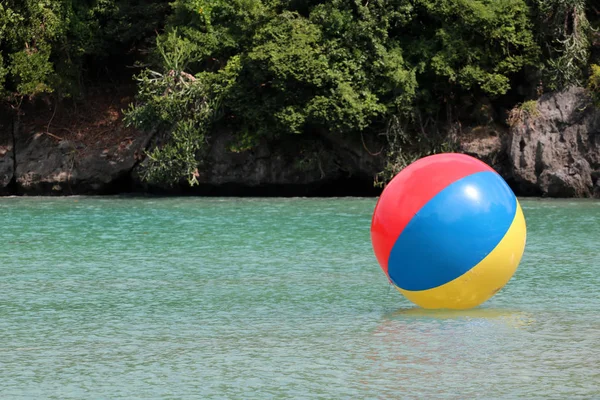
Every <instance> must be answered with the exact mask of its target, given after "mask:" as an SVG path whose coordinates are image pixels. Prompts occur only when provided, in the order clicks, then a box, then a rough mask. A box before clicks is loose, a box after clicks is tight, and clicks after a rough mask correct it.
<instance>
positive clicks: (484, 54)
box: [0, 0, 600, 186]
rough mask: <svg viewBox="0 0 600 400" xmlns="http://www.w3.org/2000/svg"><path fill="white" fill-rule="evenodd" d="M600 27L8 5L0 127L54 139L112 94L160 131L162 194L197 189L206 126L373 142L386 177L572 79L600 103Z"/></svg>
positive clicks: (381, 10) (541, 9) (281, 8)
mask: <svg viewBox="0 0 600 400" xmlns="http://www.w3.org/2000/svg"><path fill="white" fill-rule="evenodd" d="M599 26H600V6H598V5H597V4H596V2H594V1H592V0H587V1H585V0H550V1H544V0H442V1H432V0H361V1H349V0H346V1H343V0H329V1H311V0H307V1H299V0H175V1H173V2H168V1H160V0H153V1H141V0H135V1H126V0H60V1H52V0H42V1H39V0H36V1H33V0H19V1H17V0H7V1H3V2H2V4H1V5H0V88H1V96H2V104H1V106H0V118H1V120H2V121H4V123H3V126H10V127H11V129H12V131H13V132H15V133H14V134H17V135H18V131H19V129H20V127H21V126H24V125H26V124H27V123H29V122H31V121H33V120H35V119H38V120H39V119H40V118H42V119H43V121H37V123H43V124H45V125H47V127H48V129H46V131H47V133H48V134H49V135H54V136H58V135H59V134H57V133H56V132H54V133H53V132H52V131H51V129H50V127H51V126H52V124H53V123H54V126H58V125H59V124H57V121H60V120H61V119H62V120H65V119H66V120H73V119H76V118H77V116H78V115H79V114H77V110H87V111H85V112H88V113H90V112H94V110H93V109H91V110H90V109H89V107H88V109H86V107H85V106H86V103H90V99H92V98H93V99H95V100H94V101H96V102H98V101H99V100H98V99H99V98H102V96H104V97H106V96H108V95H115V96H118V97H119V99H120V103H119V106H121V107H122V109H123V110H124V112H122V110H121V109H119V110H118V111H115V112H116V114H115V119H116V120H118V123H122V124H125V125H127V126H130V127H132V128H135V129H140V130H152V131H156V132H157V140H156V142H155V143H156V146H154V147H151V148H150V149H149V151H148V153H147V156H146V157H147V158H146V162H145V169H144V171H145V172H144V178H145V179H146V180H147V181H148V182H150V183H157V184H162V185H167V186H168V185H171V184H175V185H181V184H182V183H183V184H184V185H192V186H193V185H194V184H195V183H196V175H197V168H198V165H199V164H201V163H202V161H203V154H204V151H205V150H206V147H207V143H208V142H209V141H210V140H211V135H213V134H214V132H219V131H223V130H226V131H228V132H233V136H234V138H235V139H234V140H233V141H232V142H231V143H230V146H229V148H230V150H231V151H234V152H240V151H244V150H247V149H251V148H253V146H255V145H256V144H257V143H258V142H259V141H260V140H275V139H278V138H281V137H290V138H291V137H294V136H297V135H301V136H310V135H318V136H324V135H325V136H326V135H347V137H348V138H356V137H362V138H364V137H377V140H380V141H382V142H383V143H387V144H388V148H387V158H388V162H387V166H386V167H385V168H384V169H383V170H382V171H381V173H380V175H379V177H378V178H377V180H378V181H379V183H385V182H386V181H387V180H388V179H390V178H391V177H392V176H393V175H394V174H395V173H397V172H398V171H399V170H400V169H401V168H403V167H404V166H405V165H406V164H408V163H409V162H411V161H412V160H414V159H416V158H417V157H421V156H424V155H427V154H432V153H435V152H440V151H449V150H452V143H451V142H449V141H448V140H447V137H448V134H449V133H452V132H454V133H457V134H460V124H461V123H462V124H465V123H472V124H481V125H485V124H490V123H498V124H508V123H509V120H510V118H509V117H510V115H513V117H514V115H515V113H514V112H513V113H512V114H511V110H513V109H515V107H516V108H519V107H521V108H522V109H523V110H525V112H526V111H527V109H526V108H527V101H528V100H532V99H536V98H538V97H539V96H540V95H541V94H543V93H545V92H549V91H555V90H561V89H563V88H566V87H568V86H570V85H578V86H584V87H589V89H590V90H591V91H592V93H594V94H595V95H596V96H597V97H598V99H599V101H600V67H598V66H597V65H596V64H598V63H600V34H599V33H598V31H596V30H595V28H596V29H597V28H598V27H599ZM92 103H93V102H92ZM100 103H101V102H100ZM94 104H95V103H94ZM96 107H97V108H101V107H102V106H101V105H96ZM115 123H116V122H115ZM80 125H85V121H83V122H81V124H80ZM107 126H109V128H110V125H107ZM84 131H85V130H84ZM92 131H93V129H92ZM65 134H66V133H65ZM87 134H88V135H91V136H94V135H95V136H94V139H95V140H96V139H98V137H97V136H98V135H106V136H107V137H109V136H110V132H109V131H106V130H104V129H102V130H99V129H97V130H96V131H93V132H88V133H87Z"/></svg>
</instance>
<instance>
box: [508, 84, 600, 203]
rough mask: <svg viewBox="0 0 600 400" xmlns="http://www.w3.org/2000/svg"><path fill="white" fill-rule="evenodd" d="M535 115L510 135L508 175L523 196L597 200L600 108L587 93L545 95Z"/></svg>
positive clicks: (525, 120)
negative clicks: (589, 198) (593, 197)
mask: <svg viewBox="0 0 600 400" xmlns="http://www.w3.org/2000/svg"><path fill="white" fill-rule="evenodd" d="M537 110H538V112H537V115H531V116H524V117H523V118H522V120H521V121H519V122H518V123H516V124H514V125H513V126H512V128H511V129H510V132H509V135H508V146H507V152H508V158H509V171H508V173H507V176H508V178H509V179H511V180H512V181H513V182H514V185H515V189H516V191H517V192H518V193H519V194H523V195H542V196H550V197H592V196H596V197H598V196H599V192H600V191H599V190H598V186H597V183H598V175H599V174H600V109H598V108H597V107H595V106H594V105H593V104H592V102H591V99H590V97H589V96H588V94H587V93H586V91H585V90H584V89H582V88H570V89H569V90H565V91H563V92H560V93H553V94H548V95H544V96H542V97H541V98H540V99H539V100H538V102H537Z"/></svg>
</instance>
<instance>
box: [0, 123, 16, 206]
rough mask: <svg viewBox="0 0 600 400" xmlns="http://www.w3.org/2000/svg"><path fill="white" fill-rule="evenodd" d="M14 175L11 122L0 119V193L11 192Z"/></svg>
mask: <svg viewBox="0 0 600 400" xmlns="http://www.w3.org/2000/svg"><path fill="white" fill-rule="evenodd" d="M13 175H14V159H13V140H12V124H10V123H8V122H3V121H0V195H3V194H11V189H10V187H9V185H10V183H11V181H12V179H13Z"/></svg>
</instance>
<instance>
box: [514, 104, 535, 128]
mask: <svg viewBox="0 0 600 400" xmlns="http://www.w3.org/2000/svg"><path fill="white" fill-rule="evenodd" d="M539 114H540V112H539V110H538V103H537V101H536V100H527V101H524V102H523V103H521V104H517V105H516V106H515V107H514V108H513V109H512V110H511V111H510V114H509V116H508V121H507V122H508V124H509V125H510V126H516V125H517V124H522V123H523V122H524V121H525V120H526V119H529V118H535V117H537V116H538V115H539Z"/></svg>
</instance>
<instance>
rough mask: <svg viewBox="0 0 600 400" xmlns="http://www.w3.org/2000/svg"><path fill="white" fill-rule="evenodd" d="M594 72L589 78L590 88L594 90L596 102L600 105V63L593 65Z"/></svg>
mask: <svg viewBox="0 0 600 400" xmlns="http://www.w3.org/2000/svg"><path fill="white" fill-rule="evenodd" d="M591 69H592V73H591V74H590V77H589V80H588V89H589V90H590V91H591V92H592V96H593V98H594V102H595V103H596V105H597V106H598V107H600V65H596V64H592V65H591Z"/></svg>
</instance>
